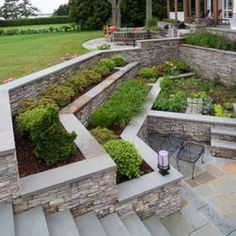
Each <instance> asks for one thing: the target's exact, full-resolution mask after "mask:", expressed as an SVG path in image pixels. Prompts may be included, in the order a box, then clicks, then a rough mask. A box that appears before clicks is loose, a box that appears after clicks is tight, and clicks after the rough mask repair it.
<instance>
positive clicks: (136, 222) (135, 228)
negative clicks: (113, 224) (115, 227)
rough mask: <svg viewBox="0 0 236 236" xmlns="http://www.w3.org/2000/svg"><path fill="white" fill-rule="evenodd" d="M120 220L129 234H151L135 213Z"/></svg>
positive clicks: (140, 235) (141, 235) (137, 235)
mask: <svg viewBox="0 0 236 236" xmlns="http://www.w3.org/2000/svg"><path fill="white" fill-rule="evenodd" d="M122 221H123V223H124V225H125V226H126V229H127V230H128V231H129V234H130V235H131V236H143V235H145V236H152V235H151V233H150V232H149V231H148V229H147V228H146V226H145V225H144V223H143V222H142V221H141V220H140V218H139V217H138V216H137V215H136V214H132V215H129V216H128V217H126V218H125V219H124V220H122Z"/></svg>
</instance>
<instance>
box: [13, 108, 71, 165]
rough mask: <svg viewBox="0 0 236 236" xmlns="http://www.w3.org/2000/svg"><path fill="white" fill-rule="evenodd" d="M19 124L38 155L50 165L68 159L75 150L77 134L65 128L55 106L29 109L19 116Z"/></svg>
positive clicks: (19, 127)
mask: <svg viewBox="0 0 236 236" xmlns="http://www.w3.org/2000/svg"><path fill="white" fill-rule="evenodd" d="M17 125H18V129H19V130H20V131H21V132H23V133H26V134H28V135H29V137H30V140H31V141H32V142H33V144H34V153H35V155H36V157H37V158H38V159H40V160H43V161H44V162H45V163H46V164H47V165H48V166H52V165H54V164H56V163H57V162H59V161H61V160H66V159H68V158H69V157H70V155H71V154H72V153H73V152H74V151H75V144H74V140H75V138H76V134H75V133H74V132H72V133H68V132H67V131H66V130H65V129H64V128H63V126H62V125H61V123H60V120H59V111H58V109H56V108H55V107H48V108H34V109H32V110H27V111H25V112H23V113H21V114H20V115H19V116H18V117H17Z"/></svg>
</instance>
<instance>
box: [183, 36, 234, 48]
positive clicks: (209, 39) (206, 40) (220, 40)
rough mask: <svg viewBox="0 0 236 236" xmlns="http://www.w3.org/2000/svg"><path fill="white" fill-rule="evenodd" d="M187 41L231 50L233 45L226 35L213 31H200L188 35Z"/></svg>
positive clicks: (192, 43)
mask: <svg viewBox="0 0 236 236" xmlns="http://www.w3.org/2000/svg"><path fill="white" fill-rule="evenodd" d="M186 43H188V44H191V45H197V46H201V47H207V48H217V49H222V50H231V49H233V45H232V44H231V43H230V41H229V39H228V38H226V37H225V36H221V35H217V34H213V33H211V32H199V33H195V34H189V35H186Z"/></svg>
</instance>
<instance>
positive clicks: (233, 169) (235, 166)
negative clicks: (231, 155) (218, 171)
mask: <svg viewBox="0 0 236 236" xmlns="http://www.w3.org/2000/svg"><path fill="white" fill-rule="evenodd" d="M222 169H223V170H224V171H225V173H226V174H227V175H230V176H233V177H236V161H232V162H229V163H226V164H225V165H223V166H222Z"/></svg>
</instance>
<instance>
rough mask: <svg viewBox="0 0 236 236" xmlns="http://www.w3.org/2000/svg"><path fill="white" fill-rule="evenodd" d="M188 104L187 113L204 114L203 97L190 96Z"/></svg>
mask: <svg viewBox="0 0 236 236" xmlns="http://www.w3.org/2000/svg"><path fill="white" fill-rule="evenodd" d="M187 104H188V106H187V109H186V113H187V114H202V104H203V101H202V99H195V98H194V99H192V98H188V99H187Z"/></svg>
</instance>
